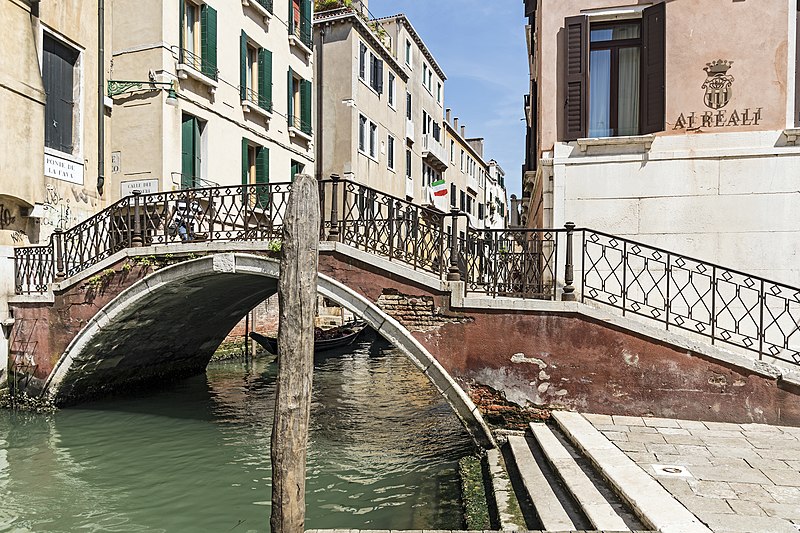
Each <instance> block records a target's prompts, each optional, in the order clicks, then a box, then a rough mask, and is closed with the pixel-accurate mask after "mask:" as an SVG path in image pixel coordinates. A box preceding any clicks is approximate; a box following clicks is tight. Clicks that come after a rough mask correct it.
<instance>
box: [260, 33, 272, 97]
mask: <svg viewBox="0 0 800 533" xmlns="http://www.w3.org/2000/svg"><path fill="white" fill-rule="evenodd" d="M258 106H259V107H260V108H261V109H266V110H267V111H272V52H271V51H269V50H267V49H266V48H261V49H260V50H259V51H258Z"/></svg>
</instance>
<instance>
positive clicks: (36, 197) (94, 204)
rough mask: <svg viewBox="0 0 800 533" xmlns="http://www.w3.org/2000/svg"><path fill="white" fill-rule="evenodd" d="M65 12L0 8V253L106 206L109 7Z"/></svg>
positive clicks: (63, 8) (19, 0)
mask: <svg viewBox="0 0 800 533" xmlns="http://www.w3.org/2000/svg"><path fill="white" fill-rule="evenodd" d="M66 4H67V3H64V2H43V3H41V4H40V3H39V2H32V1H28V0H3V1H2V2H0V19H2V20H3V21H4V23H5V28H6V31H7V32H8V35H7V38H6V39H5V40H4V43H5V45H4V50H3V53H2V54H0V123H2V124H3V129H4V138H5V142H4V143H2V146H0V184H2V185H0V246H21V245H25V244H31V243H32V244H36V243H44V242H47V240H48V239H49V237H50V234H51V233H52V232H53V230H54V229H55V228H61V229H66V228H68V227H71V226H74V225H75V224H76V223H78V222H81V221H82V220H85V219H86V218H88V217H90V216H91V215H93V214H94V213H96V212H97V211H99V210H101V209H102V208H103V207H105V205H107V203H108V201H109V196H108V194H107V187H106V186H105V177H106V175H107V169H108V166H109V165H108V163H109V162H108V161H107V157H106V155H107V136H106V130H107V129H108V124H109V118H108V116H107V110H108V109H107V107H106V106H105V103H106V102H105V99H104V98H103V95H104V94H105V92H104V90H103V89H102V88H103V87H104V86H105V74H106V73H107V71H108V66H109V64H110V57H109V56H104V55H103V49H104V48H105V47H104V44H108V43H109V42H110V38H109V37H110V23H109V21H110V18H109V17H107V16H104V13H103V9H102V0H101V1H100V2H98V1H97V0H94V1H86V2H79V3H77V5H74V6H73V5H66ZM12 278H13V276H12ZM11 292H12V293H13V288H12V291H11Z"/></svg>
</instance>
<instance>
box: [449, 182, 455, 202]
mask: <svg viewBox="0 0 800 533" xmlns="http://www.w3.org/2000/svg"><path fill="white" fill-rule="evenodd" d="M455 206H456V186H455V184H454V183H451V184H450V207H455Z"/></svg>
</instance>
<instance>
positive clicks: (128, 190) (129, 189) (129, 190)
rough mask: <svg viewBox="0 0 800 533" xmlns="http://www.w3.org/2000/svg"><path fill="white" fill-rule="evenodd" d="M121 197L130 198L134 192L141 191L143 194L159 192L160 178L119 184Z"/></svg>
mask: <svg viewBox="0 0 800 533" xmlns="http://www.w3.org/2000/svg"><path fill="white" fill-rule="evenodd" d="M119 187H120V195H121V196H123V197H124V196H129V195H131V194H133V191H140V192H141V193H142V194H150V193H153V192H158V178H154V179H147V180H131V181H123V182H121V183H120V184H119Z"/></svg>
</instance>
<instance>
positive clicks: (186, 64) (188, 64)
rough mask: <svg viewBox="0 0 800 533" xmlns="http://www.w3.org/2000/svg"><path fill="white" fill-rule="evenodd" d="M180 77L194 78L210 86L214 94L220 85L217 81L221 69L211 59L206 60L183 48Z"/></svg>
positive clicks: (179, 61) (178, 69) (180, 52)
mask: <svg viewBox="0 0 800 533" xmlns="http://www.w3.org/2000/svg"><path fill="white" fill-rule="evenodd" d="M176 70H177V73H178V78H180V79H182V80H185V79H187V78H192V79H194V80H197V81H199V82H200V83H202V84H204V85H205V86H207V87H208V92H210V93H211V94H214V93H215V92H216V90H217V87H218V86H219V83H218V81H217V79H218V77H219V70H217V66H216V65H215V64H213V63H211V62H210V61H206V60H204V59H203V58H201V57H200V56H198V55H197V54H194V53H192V52H190V51H189V50H186V49H184V48H181V49H180V51H179V56H178V68H177V69H176Z"/></svg>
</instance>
